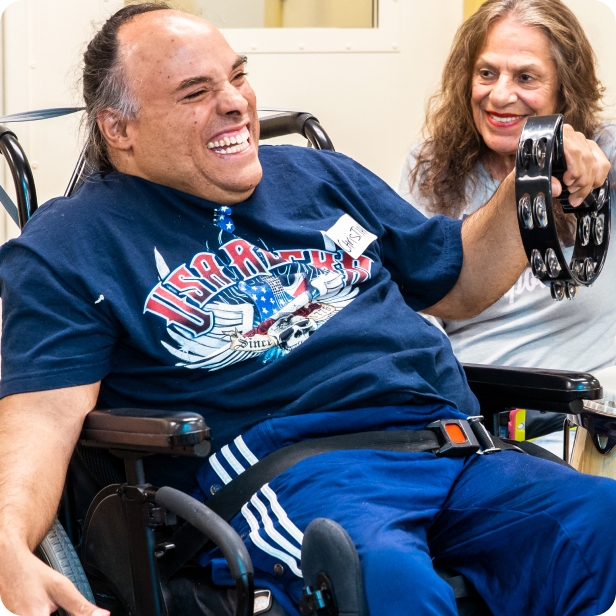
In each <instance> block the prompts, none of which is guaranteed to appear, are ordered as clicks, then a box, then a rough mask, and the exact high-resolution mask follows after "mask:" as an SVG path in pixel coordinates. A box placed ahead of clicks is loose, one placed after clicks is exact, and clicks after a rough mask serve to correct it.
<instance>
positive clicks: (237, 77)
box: [233, 73, 248, 81]
mask: <svg viewBox="0 0 616 616" xmlns="http://www.w3.org/2000/svg"><path fill="white" fill-rule="evenodd" d="M246 75H248V73H238V74H237V75H236V76H235V77H234V78H233V80H234V81H237V80H238V79H244V77H246Z"/></svg>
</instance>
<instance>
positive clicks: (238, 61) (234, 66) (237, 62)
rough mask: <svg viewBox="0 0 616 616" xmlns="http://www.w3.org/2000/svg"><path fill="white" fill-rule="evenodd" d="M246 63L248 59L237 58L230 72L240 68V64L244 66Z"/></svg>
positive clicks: (243, 57)
mask: <svg viewBox="0 0 616 616" xmlns="http://www.w3.org/2000/svg"><path fill="white" fill-rule="evenodd" d="M246 62H248V58H247V57H246V56H238V57H237V59H236V60H235V62H234V63H233V66H232V67H231V70H232V71H234V70H235V69H236V68H239V67H240V66H242V64H246Z"/></svg>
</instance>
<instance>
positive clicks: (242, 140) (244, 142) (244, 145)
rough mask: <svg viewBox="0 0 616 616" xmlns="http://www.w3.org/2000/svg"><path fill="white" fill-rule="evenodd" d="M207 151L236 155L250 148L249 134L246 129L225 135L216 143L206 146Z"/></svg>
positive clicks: (211, 142) (212, 142)
mask: <svg viewBox="0 0 616 616" xmlns="http://www.w3.org/2000/svg"><path fill="white" fill-rule="evenodd" d="M207 147H208V150H212V151H213V152H216V153H217V154H236V153H237V152H243V151H244V150H247V149H248V148H249V147H250V132H249V131H248V129H247V128H246V127H244V128H243V129H242V130H240V131H237V132H235V133H227V134H226V135H225V136H224V137H222V138H220V139H219V140H217V141H210V142H209V143H208V144H207Z"/></svg>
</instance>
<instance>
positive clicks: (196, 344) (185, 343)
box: [161, 302, 258, 368]
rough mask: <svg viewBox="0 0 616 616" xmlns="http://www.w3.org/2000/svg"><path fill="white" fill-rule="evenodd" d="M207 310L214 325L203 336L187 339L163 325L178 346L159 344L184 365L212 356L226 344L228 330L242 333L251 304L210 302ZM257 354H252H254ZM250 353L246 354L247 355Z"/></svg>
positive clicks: (249, 322)
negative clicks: (212, 315)
mask: <svg viewBox="0 0 616 616" xmlns="http://www.w3.org/2000/svg"><path fill="white" fill-rule="evenodd" d="M207 309H208V310H209V311H211V312H212V313H213V314H214V327H213V328H212V329H211V330H210V331H209V332H208V333H207V335H205V336H200V337H199V338H191V337H189V336H188V335H187V334H185V333H183V332H180V331H178V330H174V329H171V328H170V327H168V328H167V333H168V334H169V336H170V337H171V338H172V339H173V340H174V341H175V342H176V343H177V345H178V348H175V347H174V346H172V345H170V344H168V343H167V342H165V341H164V340H161V343H162V344H163V346H164V347H165V348H166V349H167V350H168V351H169V352H170V353H171V354H172V355H173V356H174V357H177V358H178V359H180V360H182V363H180V364H178V365H181V366H185V367H187V368H199V367H201V363H202V362H203V360H204V359H205V358H211V359H213V358H214V357H215V356H217V355H218V354H219V352H220V351H221V350H223V349H224V348H225V347H228V346H229V334H228V332H229V331H238V332H240V333H242V334H243V333H246V332H248V331H250V329H251V328H252V321H253V312H254V309H253V307H252V305H251V304H223V303H221V302H212V303H210V304H208V305H207ZM225 332H226V333H225ZM256 354H258V353H255V354H254V355H256ZM252 355H253V354H247V357H245V358H244V359H248V357H249V356H252Z"/></svg>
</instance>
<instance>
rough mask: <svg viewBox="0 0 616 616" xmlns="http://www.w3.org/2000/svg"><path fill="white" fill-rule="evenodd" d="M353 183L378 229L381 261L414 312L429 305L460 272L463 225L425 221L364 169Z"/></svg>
mask: <svg viewBox="0 0 616 616" xmlns="http://www.w3.org/2000/svg"><path fill="white" fill-rule="evenodd" d="M361 169H362V173H361V175H360V176H359V177H358V178H356V179H355V184H356V186H357V187H358V188H359V190H360V191H361V193H362V195H363V198H364V201H365V202H366V204H367V205H368V206H369V207H370V209H371V210H372V214H373V216H374V217H375V218H376V219H377V221H375V222H377V224H378V226H379V227H380V229H379V231H380V233H379V234H378V235H379V237H380V238H381V247H382V261H383V264H384V266H385V268H386V269H387V270H388V271H389V273H390V275H391V277H392V279H393V281H394V282H396V283H397V284H398V286H399V288H400V291H401V292H402V295H403V297H404V299H405V301H406V303H407V304H408V305H409V306H410V307H411V308H413V309H414V310H423V309H425V308H428V307H430V306H433V305H434V304H436V303H437V302H439V301H440V300H441V299H443V297H445V296H446V295H447V294H448V293H449V291H450V290H451V289H452V288H453V286H454V285H455V283H456V281H457V280H458V277H459V275H460V271H461V269H462V235H461V229H462V221H461V220H453V219H451V218H447V217H445V216H440V215H439V216H433V217H432V218H426V216H425V215H424V214H423V213H421V212H420V211H418V210H417V209H416V208H415V207H413V206H411V205H409V203H407V201H405V200H404V199H403V198H402V197H401V196H400V195H398V194H397V193H396V192H395V191H393V190H392V189H391V188H390V187H389V186H388V185H387V184H386V183H385V182H383V180H381V179H380V178H378V177H377V176H375V175H374V174H372V173H371V172H370V171H368V170H366V169H363V168H361Z"/></svg>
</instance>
